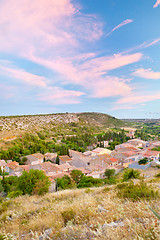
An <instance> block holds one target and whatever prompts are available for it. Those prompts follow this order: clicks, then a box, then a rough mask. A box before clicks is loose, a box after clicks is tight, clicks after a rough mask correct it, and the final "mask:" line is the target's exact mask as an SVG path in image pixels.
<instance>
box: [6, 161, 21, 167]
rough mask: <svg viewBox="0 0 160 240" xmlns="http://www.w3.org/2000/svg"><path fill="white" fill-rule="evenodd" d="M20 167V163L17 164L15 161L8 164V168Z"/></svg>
mask: <svg viewBox="0 0 160 240" xmlns="http://www.w3.org/2000/svg"><path fill="white" fill-rule="evenodd" d="M18 165H19V163H18V162H16V161H13V162H10V163H7V166H8V167H9V166H18Z"/></svg>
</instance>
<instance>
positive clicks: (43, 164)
mask: <svg viewBox="0 0 160 240" xmlns="http://www.w3.org/2000/svg"><path fill="white" fill-rule="evenodd" d="M103 146H104V147H103V148H102V147H98V148H94V149H92V150H91V149H90V150H88V151H85V152H83V153H81V152H78V151H75V150H71V149H70V150H69V154H68V155H61V156H57V153H49V152H48V153H45V154H41V153H34V154H31V155H27V156H25V160H26V161H25V162H24V165H19V163H18V162H16V161H12V160H7V161H5V160H0V168H1V171H4V172H5V173H6V174H7V175H6V176H17V177H19V176H21V174H22V172H23V171H24V170H25V171H28V172H29V171H30V170H31V169H34V170H36V169H38V170H42V171H43V172H44V173H45V175H46V176H48V177H49V180H50V181H51V186H50V189H49V191H50V192H54V191H56V189H57V187H56V179H57V178H62V177H64V176H65V175H67V176H70V173H71V172H72V170H80V171H81V172H82V173H83V174H84V175H86V176H91V177H93V178H99V179H103V178H104V177H105V170H106V169H115V174H117V173H119V172H122V171H123V170H124V169H126V168H132V169H141V170H145V169H147V168H149V167H156V166H160V161H159V154H160V151H154V150H152V149H153V148H154V149H155V148H157V147H159V146H160V141H158V140H155V141H153V140H152V141H151V140H150V141H144V140H141V139H135V138H132V139H130V140H128V141H127V142H124V143H122V144H119V145H116V146H115V149H114V150H113V151H111V150H109V149H108V148H107V146H108V141H104V142H103ZM57 158H58V162H57ZM142 159H145V161H144V163H143V161H142V163H141V164H140V162H139V161H140V160H142ZM57 163H58V164H57Z"/></svg>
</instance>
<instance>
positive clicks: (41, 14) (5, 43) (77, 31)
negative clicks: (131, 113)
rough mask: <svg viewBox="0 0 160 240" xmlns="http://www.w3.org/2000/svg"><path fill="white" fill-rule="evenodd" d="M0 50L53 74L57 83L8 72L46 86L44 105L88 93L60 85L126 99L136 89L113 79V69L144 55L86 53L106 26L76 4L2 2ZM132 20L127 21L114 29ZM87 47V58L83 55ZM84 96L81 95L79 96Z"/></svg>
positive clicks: (38, 0)
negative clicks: (99, 55) (24, 59)
mask: <svg viewBox="0 0 160 240" xmlns="http://www.w3.org/2000/svg"><path fill="white" fill-rule="evenodd" d="M0 16H1V18H0V25H1V32H0V33H1V34H0V50H1V51H5V52H9V53H14V54H15V53H16V55H18V56H20V57H23V58H26V59H27V60H30V61H32V62H35V63H38V64H40V65H42V66H45V67H46V68H49V69H52V70H53V76H54V77H53V80H52V82H51V80H50V82H49V84H50V86H54V87H49V84H48V82H47V80H46V79H45V78H44V77H41V76H38V75H34V74H31V73H27V72H26V71H25V70H21V69H13V68H11V67H5V69H4V68H3V70H4V72H5V73H6V74H8V75H9V76H12V77H13V78H15V79H19V80H22V81H23V82H25V83H27V84H30V85H34V86H41V87H43V92H42V93H39V95H38V97H39V99H41V100H42V101H52V102H57V104H58V103H60V102H64V103H65V101H66V102H68V103H69V102H70V103H78V102H79V101H80V100H79V98H80V97H81V96H83V94H84V93H82V92H79V91H71V90H65V89H63V88H59V87H55V84H58V85H63V86H64V85H67V84H74V85H76V86H82V87H83V88H84V89H85V90H86V91H87V92H88V94H89V96H91V97H97V98H100V97H110V96H124V95H126V94H130V93H131V91H132V88H131V87H130V85H129V81H128V79H122V78H118V77H114V76H109V73H108V72H109V71H110V70H114V69H117V68H120V67H123V66H126V65H129V64H132V63H135V62H138V61H140V60H141V59H142V57H143V55H142V54H141V53H135V54H118V55H113V56H108V57H106V56H104V57H98V56H97V54H96V53H93V52H91V53H88V52H85V50H86V47H85V46H86V45H87V46H88V44H90V42H93V41H97V40H98V39H100V38H101V36H102V35H103V23H102V22H101V21H100V20H98V18H97V17H96V16H94V15H87V14H84V13H82V12H81V11H80V7H79V6H77V5H76V4H73V1H71V0H45V1H44V0H25V1H21V0H16V1H15V0H2V1H1V4H0ZM131 22H133V20H131V19H126V20H125V21H123V22H122V23H120V24H119V25H118V26H116V27H115V28H114V29H113V30H112V31H115V30H116V29H118V28H120V27H122V26H124V25H126V24H129V23H131ZM82 49H83V54H80V53H79V52H81V51H82ZM78 94H79V95H78Z"/></svg>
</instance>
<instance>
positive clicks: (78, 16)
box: [0, 0, 160, 118]
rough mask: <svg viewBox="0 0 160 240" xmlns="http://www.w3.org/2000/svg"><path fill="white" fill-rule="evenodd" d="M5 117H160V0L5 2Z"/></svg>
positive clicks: (1, 109)
mask: <svg viewBox="0 0 160 240" xmlns="http://www.w3.org/2000/svg"><path fill="white" fill-rule="evenodd" d="M0 16H1V18H0V89H1V94H0V101H1V105H0V115H21V114H40V113H55V112H84V111H91V112H103V113H107V114H110V115H112V116H115V117H118V118H160V107H159V106H160V57H159V56H160V28H159V22H160V0H158V1H156V0H141V1H138V0H135V1H133V0H123V1H120V0H45V1H43V0H25V1H23V2H22V1H21V0H1V1H0Z"/></svg>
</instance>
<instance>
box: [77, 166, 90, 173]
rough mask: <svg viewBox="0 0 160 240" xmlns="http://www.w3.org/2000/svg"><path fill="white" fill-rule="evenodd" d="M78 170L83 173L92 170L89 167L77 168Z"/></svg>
mask: <svg viewBox="0 0 160 240" xmlns="http://www.w3.org/2000/svg"><path fill="white" fill-rule="evenodd" d="M77 170H80V171H82V173H89V172H90V171H89V170H87V169H85V168H83V167H80V168H77Z"/></svg>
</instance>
